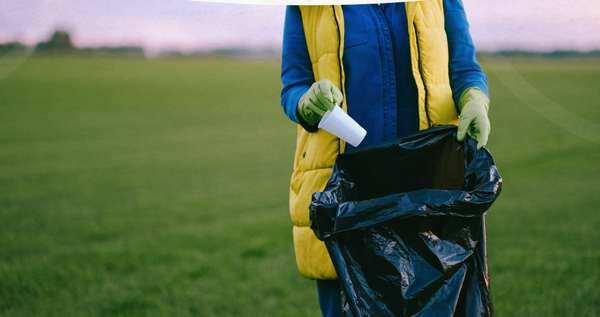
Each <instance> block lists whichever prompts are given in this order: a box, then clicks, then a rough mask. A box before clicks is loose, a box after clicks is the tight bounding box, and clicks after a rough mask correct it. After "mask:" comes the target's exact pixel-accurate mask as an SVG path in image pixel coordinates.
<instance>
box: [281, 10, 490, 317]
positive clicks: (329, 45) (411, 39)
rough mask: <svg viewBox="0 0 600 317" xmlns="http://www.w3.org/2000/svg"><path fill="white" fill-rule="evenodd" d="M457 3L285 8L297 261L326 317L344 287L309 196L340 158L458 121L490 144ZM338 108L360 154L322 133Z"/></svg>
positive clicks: (336, 310)
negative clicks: (324, 120)
mask: <svg viewBox="0 0 600 317" xmlns="http://www.w3.org/2000/svg"><path fill="white" fill-rule="evenodd" d="M475 53H476V50H475V47H474V45H473V41H472V38H471V35H470V33H469V24H468V22H467V18H466V14H465V10H464V7H463V4H462V2H461V0H424V1H420V2H407V3H389V4H379V5H378V4H369V5H348V6H337V5H332V6H288V7H287V8H286V14H285V25H284V35H283V49H282V65H281V81H282V90H281V105H282V107H283V110H284V112H285V114H286V115H287V116H288V117H289V118H290V119H291V120H292V121H293V122H295V123H297V140H296V153H295V155H294V163H293V172H292V176H291V182H290V214H291V218H292V223H293V240H294V249H295V255H296V263H297V266H298V269H299V271H300V273H301V274H303V275H304V276H306V277H308V278H311V279H315V280H317V293H318V298H319V303H320V307H321V311H322V313H323V316H342V315H343V311H342V304H341V303H342V299H341V296H342V295H343V294H341V291H340V285H339V283H338V282H337V280H336V278H337V276H336V273H335V269H334V268H333V265H332V262H331V259H330V258H329V255H328V253H327V250H326V248H325V246H324V244H323V243H322V242H321V241H319V240H318V239H317V238H316V237H315V235H314V233H313V232H312V230H311V229H310V219H309V209H308V208H309V204H310V200H311V195H312V193H314V192H317V191H321V190H323V188H324V187H325V184H326V183H327V180H328V178H329V176H330V175H331V172H332V166H333V164H334V161H335V159H336V157H337V155H338V154H340V153H343V152H344V151H355V150H356V149H359V148H363V147H366V146H372V145H377V144H381V143H384V142H388V141H391V140H394V139H396V138H399V137H403V136H406V135H409V134H411V133H414V132H416V131H419V130H423V129H427V128H430V127H432V126H434V125H443V124H454V125H458V132H457V138H458V140H459V141H462V140H464V138H465V135H467V134H468V135H470V136H471V137H473V138H475V139H476V140H477V142H478V147H482V146H485V144H486V143H487V140H488V135H489V133H490V123H489V120H488V115H487V113H488V106H489V98H488V85H487V78H486V76H485V74H484V72H483V70H482V69H481V67H480V65H479V64H478V62H477V59H476V55H475ZM335 106H340V107H341V108H342V109H343V110H344V111H347V112H348V114H349V115H350V116H351V117H352V118H354V119H355V120H356V121H357V122H358V123H359V124H360V125H361V126H363V127H364V128H365V129H366V130H367V135H366V137H365V139H364V140H363V142H362V143H361V144H360V145H359V146H358V147H357V148H354V147H352V146H351V145H346V144H345V143H344V142H343V141H342V140H340V139H338V138H337V137H335V136H333V135H331V134H329V133H327V132H325V131H323V130H320V129H318V123H319V121H320V119H321V117H322V116H323V114H324V113H326V112H327V111H328V110H330V109H332V108H333V107H335Z"/></svg>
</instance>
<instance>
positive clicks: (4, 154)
mask: <svg viewBox="0 0 600 317" xmlns="http://www.w3.org/2000/svg"><path fill="white" fill-rule="evenodd" d="M464 4H465V7H466V9H467V13H468V15H469V18H470V21H471V28H472V33H473V36H474V38H475V41H476V44H477V46H478V48H479V49H480V61H481V62H482V64H483V66H484V68H485V70H486V71H487V73H488V76H489V80H490V87H491V94H492V106H491V114H490V116H491V120H492V135H491V141H490V144H489V149H490V150H491V151H492V153H493V154H494V155H495V157H496V159H497V163H498V166H499V168H500V171H501V172H502V174H503V177H504V182H505V185H504V191H503V194H502V196H501V197H500V199H499V201H498V202H497V203H496V204H495V205H494V207H493V208H492V209H491V210H490V212H489V216H488V241H489V242H488V243H489V246H488V247H489V262H490V277H491V288H492V292H493V293H492V294H493V297H494V300H495V310H496V312H497V313H498V315H499V316H598V315H600V291H599V290H598V289H597V287H598V285H600V249H599V248H598V246H597V241H598V240H600V233H599V232H600V231H599V230H596V229H598V227H599V226H600V212H599V209H600V195H598V188H600V181H599V178H600V168H599V167H598V162H599V161H600V90H598V82H600V4H598V3H597V1H596V0H573V1H569V2H568V3H567V2H562V1H561V2H559V1H527V2H524V1H518V0H504V1H491V0H489V1H481V0H464ZM284 11H285V8H284V7H283V6H241V5H223V4H208V3H198V2H191V1H184V0H162V1H159V0H143V1H142V0H132V1H126V2H123V1H116V0H105V1H75V0H20V1H15V0H10V1H9V0H0V316H267V315H268V316H318V305H317V297H316V290H315V286H314V282H312V281H309V280H305V279H303V278H302V277H300V276H299V274H298V273H297V272H296V268H295V263H294V255H293V250H292V241H291V231H290V227H291V225H290V221H289V216H288V206H287V197H288V196H287V195H288V181H289V176H290V173H291V167H292V155H293V149H294V143H295V127H294V125H293V124H292V123H291V122H289V120H288V119H287V118H286V117H285V116H284V115H283V112H282V110H281V107H280V106H279V90H280V83H279V63H280V56H279V54H280V53H279V51H280V47H281V34H282V25H283V13H284Z"/></svg>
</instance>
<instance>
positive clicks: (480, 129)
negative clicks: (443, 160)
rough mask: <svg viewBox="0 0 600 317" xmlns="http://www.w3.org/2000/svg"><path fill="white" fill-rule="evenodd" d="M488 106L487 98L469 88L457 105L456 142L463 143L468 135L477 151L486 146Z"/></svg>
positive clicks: (478, 91) (481, 92) (475, 89)
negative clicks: (472, 139)
mask: <svg viewBox="0 0 600 317" xmlns="http://www.w3.org/2000/svg"><path fill="white" fill-rule="evenodd" d="M489 104H490V99H489V98H488V96H486V94H485V93H484V92H483V91H481V90H479V89H478V88H469V89H467V90H466V91H465V92H464V93H463V94H462V96H461V97H460V101H459V104H458V109H459V110H460V116H459V119H460V121H459V123H458V133H457V137H456V138H457V139H458V141H463V140H464V139H465V135H466V134H468V135H469V136H471V137H472V138H474V139H475V140H477V148H478V149H480V148H481V147H483V146H485V145H486V144H487V141H488V137H489V135H490V130H491V126H490V120H489V119H488V109H489Z"/></svg>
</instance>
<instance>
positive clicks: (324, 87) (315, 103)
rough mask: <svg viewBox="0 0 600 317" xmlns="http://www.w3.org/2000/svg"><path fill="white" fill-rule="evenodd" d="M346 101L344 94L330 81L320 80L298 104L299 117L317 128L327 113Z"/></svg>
mask: <svg viewBox="0 0 600 317" xmlns="http://www.w3.org/2000/svg"><path fill="white" fill-rule="evenodd" d="M342 99H344V97H343V95H342V92H341V91H340V90H339V89H338V88H337V87H336V86H335V85H334V84H333V83H332V82H331V81H329V80H327V79H324V80H319V81H318V82H316V83H314V84H312V86H311V87H310V89H308V91H307V92H306V93H305V94H304V95H302V97H301V98H300V101H299V102H298V115H299V116H300V119H302V120H303V121H304V122H305V123H306V124H308V125H309V126H316V125H317V124H319V121H321V118H322V117H323V115H324V114H325V112H327V111H329V110H331V109H333V107H335V106H336V105H338V104H339V103H341V102H342Z"/></svg>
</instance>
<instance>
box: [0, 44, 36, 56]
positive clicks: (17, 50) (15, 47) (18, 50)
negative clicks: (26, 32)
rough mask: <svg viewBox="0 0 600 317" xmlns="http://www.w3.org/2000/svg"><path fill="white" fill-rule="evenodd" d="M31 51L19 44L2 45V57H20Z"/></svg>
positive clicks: (0, 51)
mask: <svg viewBox="0 0 600 317" xmlns="http://www.w3.org/2000/svg"><path fill="white" fill-rule="evenodd" d="M28 51H29V47H27V46H26V45H25V44H22V43H19V42H8V43H0V56H1V55H20V54H25V53H27V52H28Z"/></svg>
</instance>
